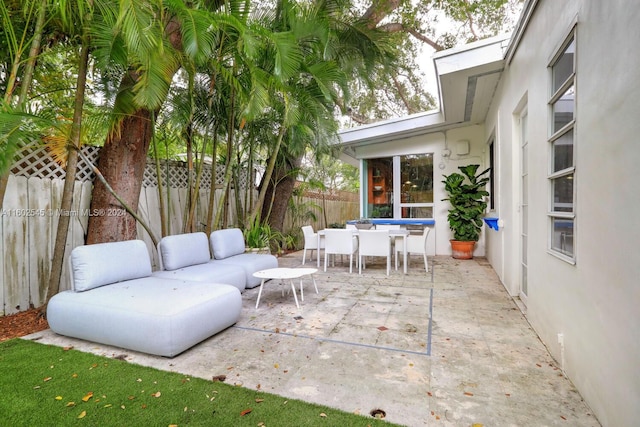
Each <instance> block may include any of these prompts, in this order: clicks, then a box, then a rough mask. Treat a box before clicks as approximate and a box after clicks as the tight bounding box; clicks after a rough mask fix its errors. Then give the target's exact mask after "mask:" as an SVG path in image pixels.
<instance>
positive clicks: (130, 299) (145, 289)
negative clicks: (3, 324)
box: [47, 277, 242, 357]
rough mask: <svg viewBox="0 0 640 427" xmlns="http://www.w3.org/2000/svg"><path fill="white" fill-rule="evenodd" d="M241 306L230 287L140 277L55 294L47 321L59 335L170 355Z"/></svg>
mask: <svg viewBox="0 0 640 427" xmlns="http://www.w3.org/2000/svg"><path fill="white" fill-rule="evenodd" d="M241 309H242V297H241V296H240V291H239V290H238V289H237V288H235V287H233V286H231V285H225V284H218V283H205V282H188V281H183V280H176V279H165V278H160V277H145V278H141V279H135V280H130V281H127V282H121V283H115V284H112V285H109V286H102V287H100V288H97V289H93V290H91V291H88V292H70V291H65V292H60V293H58V294H56V295H54V296H53V298H51V301H50V302H49V306H48V308H47V321H48V322H49V326H50V327H51V329H52V330H53V331H54V332H56V333H58V334H60V335H66V336H69V337H75V338H80V339H84V340H89V341H94V342H98V343H102V344H107V345H113V346H118V347H122V348H126V349H129V350H135V351H141V352H144V353H149V354H156V355H159V356H166V357H173V356H175V355H177V354H179V353H181V352H183V351H185V350H186V349H188V348H189V347H191V346H193V345H195V344H197V343H199V342H201V341H202V340H205V339H207V338H209V337H210V336H212V335H214V334H216V333H218V332H220V331H222V330H223V329H225V328H228V327H229V326H231V325H233V324H234V323H236V322H237V321H238V319H239V318H240V313H241Z"/></svg>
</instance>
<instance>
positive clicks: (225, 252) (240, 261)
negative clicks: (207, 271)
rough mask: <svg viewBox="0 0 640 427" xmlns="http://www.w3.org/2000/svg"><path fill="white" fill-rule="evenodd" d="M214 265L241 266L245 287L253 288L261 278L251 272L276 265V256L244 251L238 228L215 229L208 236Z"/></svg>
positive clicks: (242, 237) (240, 232) (243, 243)
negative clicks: (244, 277)
mask: <svg viewBox="0 0 640 427" xmlns="http://www.w3.org/2000/svg"><path fill="white" fill-rule="evenodd" d="M209 241H210V243H211V252H212V253H213V263H214V265H219V264H220V265H233V266H238V267H242V268H243V269H244V272H245V276H246V285H245V286H246V287H247V288H255V287H256V286H259V285H260V282H261V279H258V278H256V277H253V273H255V272H256V271H260V270H266V269H268V268H277V267H278V258H276V257H275V256H273V255H269V254H256V253H249V252H245V242H244V236H243V235H242V230H240V229H239V228H227V229H224V230H216V231H213V232H212V233H211V236H210V237H209Z"/></svg>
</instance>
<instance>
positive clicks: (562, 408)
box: [28, 252, 600, 426]
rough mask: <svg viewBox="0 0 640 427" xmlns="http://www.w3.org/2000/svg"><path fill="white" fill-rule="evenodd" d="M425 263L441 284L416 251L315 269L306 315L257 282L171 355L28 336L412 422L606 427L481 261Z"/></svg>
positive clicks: (281, 290)
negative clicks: (399, 262) (224, 319)
mask: <svg viewBox="0 0 640 427" xmlns="http://www.w3.org/2000/svg"><path fill="white" fill-rule="evenodd" d="M345 260H346V258H345ZM301 261H302V252H296V253H293V254H289V255H286V256H284V257H281V258H279V263H280V266H282V267H296V266H300V264H301ZM431 261H434V263H435V270H434V272H435V273H434V282H433V283H432V282H431V274H430V273H429V274H426V273H425V271H424V268H423V267H422V260H421V258H420V257H418V256H415V257H413V258H412V261H411V265H410V269H409V274H408V275H404V274H402V272H401V269H400V270H399V271H394V270H392V272H391V275H390V276H389V277H387V276H386V274H385V266H384V265H383V263H382V262H378V263H374V262H368V263H367V269H366V270H364V271H363V274H362V275H358V274H357V272H354V273H352V274H349V272H348V271H349V269H348V262H347V263H345V264H340V263H336V266H335V267H330V268H328V270H327V272H326V273H325V272H323V271H322V269H319V271H318V273H317V274H316V275H315V277H316V281H317V285H318V290H319V293H318V294H316V293H315V290H314V289H313V284H312V283H311V280H310V279H309V278H308V277H306V278H304V291H305V292H304V301H301V302H300V304H301V305H300V307H301V308H300V309H299V310H298V309H297V308H296V306H295V302H294V301H293V296H292V295H290V294H288V293H287V286H281V285H279V284H278V283H277V282H274V283H271V282H267V284H265V286H264V290H263V293H262V297H261V300H260V306H259V307H258V308H257V309H256V308H255V302H256V298H257V295H258V288H254V289H248V290H246V291H245V292H244V294H243V312H242V317H241V319H240V321H239V322H238V323H237V324H236V325H234V326H233V327H231V328H229V329H227V330H225V331H223V332H221V333H219V334H218V335H216V336H214V337H212V338H210V339H208V340H207V341H204V342H203V343H201V344H199V345H197V346H196V347H194V348H192V349H190V350H188V351H186V352H185V353H183V354H181V355H179V356H176V357H175V358H173V359H166V358H162V357H156V356H149V355H145V354H141V353H135V352H130V351H124V350H121V349H117V348H112V347H106V346H101V345H97V344H94V343H88V342H83V341H79V340H75V339H71V338H66V337H61V336H58V335H56V334H54V333H52V332H51V331H44V332H41V333H37V334H33V335H32V336H30V337H28V338H31V339H34V338H36V337H40V339H39V341H40V342H43V343H49V344H55V345H62V346H67V345H73V346H74V347H75V348H76V349H79V350H83V351H91V352H94V353H97V354H102V355H106V356H114V355H116V356H117V355H122V354H123V353H124V354H126V355H127V356H126V360H129V361H131V362H133V363H138V364H141V365H147V366H153V367H156V368H159V369H164V370H171V371H176V372H181V373H185V374H188V375H192V376H196V377H202V378H207V379H210V378H212V377H214V376H218V375H226V376H227V380H226V382H227V383H230V384H237V385H241V386H243V387H248V388H253V389H260V390H264V391H266V392H271V393H276V394H279V395H282V396H287V397H290V398H296V399H302V400H305V401H309V402H315V403H320V404H325V405H329V406H332V407H336V408H340V409H343V410H345V411H349V412H358V413H361V414H369V413H370V412H371V411H372V410H375V409H382V410H384V411H385V412H386V419H387V420H389V421H392V422H395V423H399V424H404V425H408V426H426V425H450V426H470V425H472V424H476V423H477V424H481V425H484V426H510V425H513V426H524V425H535V426H539V425H545V426H546V425H580V426H599V425H600V424H599V423H598V421H597V420H596V419H595V417H593V416H592V415H591V414H590V410H589V408H588V407H587V406H586V405H585V404H584V402H583V400H582V398H581V397H580V395H579V394H578V392H577V391H576V389H575V388H574V387H573V385H572V384H571V382H570V381H569V380H567V379H566V378H565V377H564V376H563V375H562V372H561V370H560V369H559V368H558V366H557V365H556V363H555V362H554V360H553V359H552V358H551V356H550V355H549V353H548V352H547V351H546V349H545V347H544V345H543V344H542V343H541V342H540V340H539V339H538V337H537V335H536V334H535V332H534V331H533V330H532V329H531V327H530V326H529V324H528V323H527V321H526V319H525V318H524V316H523V315H522V313H521V312H520V311H519V309H518V308H517V306H516V304H515V303H514V301H513V300H512V299H511V298H510V297H509V296H508V295H507V293H506V291H505V290H504V288H503V286H502V285H501V284H500V283H499V281H498V278H497V276H496V275H495V273H494V271H493V269H492V268H491V266H490V265H489V264H488V263H487V262H486V260H485V259H484V258H476V259H474V260H469V261H457V260H454V259H452V258H450V257H435V259H433V258H431V259H430V262H431ZM305 267H315V260H314V262H311V263H309V262H307V265H305ZM421 267H422V268H421ZM289 289H290V288H289ZM297 291H298V292H299V291H300V288H299V284H298V285H297ZM298 298H300V295H299V294H298Z"/></svg>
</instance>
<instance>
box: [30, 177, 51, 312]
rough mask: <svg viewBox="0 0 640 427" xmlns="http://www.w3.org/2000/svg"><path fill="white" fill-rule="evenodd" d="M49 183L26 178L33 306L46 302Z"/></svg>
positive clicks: (49, 225) (49, 231)
mask: <svg viewBox="0 0 640 427" xmlns="http://www.w3.org/2000/svg"><path fill="white" fill-rule="evenodd" d="M52 186H53V184H52V181H51V180H44V179H30V180H28V181H27V194H28V199H29V205H28V206H29V207H28V209H29V213H30V215H29V216H28V217H27V222H28V231H29V232H28V235H27V241H28V248H29V249H28V251H29V253H28V256H27V260H28V263H29V276H28V283H29V301H30V303H31V304H33V305H34V306H35V307H39V306H40V305H42V304H43V303H44V301H45V298H46V291H47V282H48V279H49V270H50V269H51V262H50V260H51V259H52V258H53V246H54V242H53V238H54V237H55V229H53V228H52V227H51V223H52V216H53V213H54V212H53V210H52V209H51V204H50V201H51V190H52ZM52 231H53V234H54V236H53V237H52ZM47 261H49V262H47Z"/></svg>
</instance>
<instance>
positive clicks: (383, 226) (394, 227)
mask: <svg viewBox="0 0 640 427" xmlns="http://www.w3.org/2000/svg"><path fill="white" fill-rule="evenodd" d="M376 230H400V224H376ZM396 240H398V238H395V239H391V254H392V255H393V254H395V252H396V250H395V247H396ZM400 240H402V237H401V238H400ZM396 270H397V269H396Z"/></svg>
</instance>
